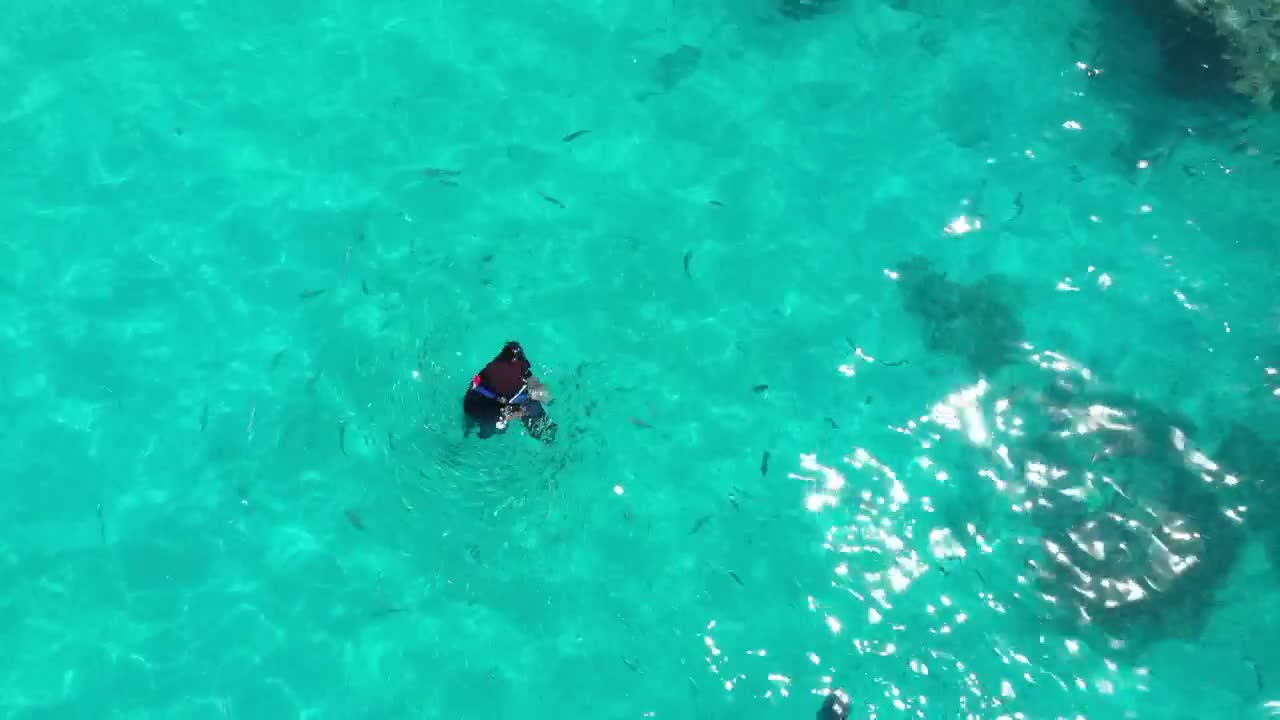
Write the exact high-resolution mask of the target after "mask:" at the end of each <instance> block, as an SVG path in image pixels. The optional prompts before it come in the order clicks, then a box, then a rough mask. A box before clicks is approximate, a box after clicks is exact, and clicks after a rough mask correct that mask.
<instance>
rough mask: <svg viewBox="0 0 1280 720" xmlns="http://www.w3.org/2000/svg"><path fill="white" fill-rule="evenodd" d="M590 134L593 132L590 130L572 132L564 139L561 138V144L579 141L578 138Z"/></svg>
mask: <svg viewBox="0 0 1280 720" xmlns="http://www.w3.org/2000/svg"><path fill="white" fill-rule="evenodd" d="M589 132H591V131H590V130H576V131H574V132H571V133H569V134H568V135H565V136H564V137H562V138H560V142H573V141H574V140H577V139H578V138H580V137H582V136H583V135H586V134H587V133H589Z"/></svg>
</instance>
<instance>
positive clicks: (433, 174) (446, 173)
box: [422, 167, 462, 178]
mask: <svg viewBox="0 0 1280 720" xmlns="http://www.w3.org/2000/svg"><path fill="white" fill-rule="evenodd" d="M422 174H423V175H426V176H427V177H429V178H451V177H458V176H459V175H461V174H462V171H461V170H450V169H448V168H434V167H429V168H427V169H426V170H423V171H422Z"/></svg>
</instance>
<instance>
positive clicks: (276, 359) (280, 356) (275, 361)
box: [271, 348, 288, 371]
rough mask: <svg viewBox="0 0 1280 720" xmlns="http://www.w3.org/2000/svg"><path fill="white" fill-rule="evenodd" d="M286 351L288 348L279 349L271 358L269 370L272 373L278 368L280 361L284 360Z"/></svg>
mask: <svg viewBox="0 0 1280 720" xmlns="http://www.w3.org/2000/svg"><path fill="white" fill-rule="evenodd" d="M286 350H288V348H281V349H279V350H277V351H276V354H275V355H272V356H271V370H273V371H274V370H275V369H276V368H278V367H280V361H281V360H284V354H285V351H286Z"/></svg>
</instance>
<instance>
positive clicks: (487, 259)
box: [480, 255, 493, 263]
mask: <svg viewBox="0 0 1280 720" xmlns="http://www.w3.org/2000/svg"><path fill="white" fill-rule="evenodd" d="M480 262H482V263H487V262H493V256H492V255H485V256H484V257H482V258H480Z"/></svg>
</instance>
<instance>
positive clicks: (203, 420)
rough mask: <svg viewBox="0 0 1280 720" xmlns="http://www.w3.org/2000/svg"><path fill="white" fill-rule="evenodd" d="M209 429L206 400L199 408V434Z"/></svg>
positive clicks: (207, 402) (207, 403)
mask: <svg viewBox="0 0 1280 720" xmlns="http://www.w3.org/2000/svg"><path fill="white" fill-rule="evenodd" d="M208 427H209V401H208V400H206V401H205V402H204V405H202V406H201V407H200V432H204V431H205V430H206V429H207V428H208Z"/></svg>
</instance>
